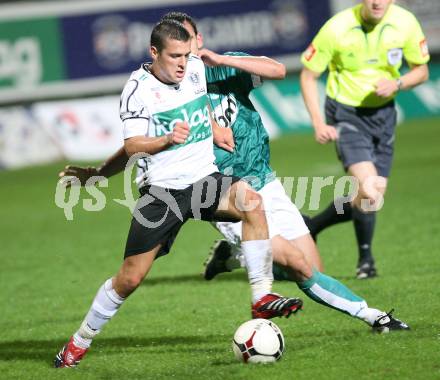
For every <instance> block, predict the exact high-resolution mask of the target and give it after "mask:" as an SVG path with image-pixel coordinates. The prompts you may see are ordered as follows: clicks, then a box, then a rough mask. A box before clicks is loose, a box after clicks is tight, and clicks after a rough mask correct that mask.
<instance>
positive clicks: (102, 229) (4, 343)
mask: <svg viewBox="0 0 440 380" xmlns="http://www.w3.org/2000/svg"><path fill="white" fill-rule="evenodd" d="M438 123H439V120H437V119H431V120H423V121H417V122H413V123H407V124H405V125H402V126H400V127H399V128H398V137H397V144H396V154H395V162H394V168H393V171H392V177H391V179H390V184H389V190H388V194H387V196H386V199H385V206H384V208H383V210H382V211H381V212H380V214H379V217H378V225H377V232H376V237H375V242H374V251H375V254H376V260H377V267H378V272H379V277H378V278H376V279H373V280H368V281H358V280H355V279H354V278H353V277H354V268H355V265H356V256H357V255H356V248H355V239H354V233H353V230H352V225H351V224H345V225H340V226H336V227H334V228H333V229H329V230H328V231H325V232H323V233H322V234H321V235H320V236H319V247H320V250H321V253H322V257H323V259H324V263H325V266H326V273H328V274H330V275H333V276H335V277H336V278H338V279H340V280H341V281H343V282H344V283H345V284H346V285H348V286H349V287H351V288H352V289H353V290H354V291H355V292H357V293H358V294H360V295H362V296H364V297H365V298H366V299H367V300H368V303H369V304H370V305H371V306H375V307H378V308H381V309H384V310H389V309H390V308H392V307H394V308H396V316H397V317H398V318H401V319H403V320H404V321H406V322H407V323H408V324H409V325H410V326H411V327H412V331H411V332H404V333H395V334H389V335H382V336H381V335H374V334H372V333H371V332H370V329H369V328H368V326H367V325H365V324H363V323H362V322H360V321H358V320H355V319H352V318H350V317H348V316H346V315H343V314H341V313H338V312H336V311H334V310H330V309H326V308H325V307H322V306H320V305H318V304H315V303H314V302H312V301H311V300H309V299H308V298H307V297H306V296H305V295H303V294H302V293H301V292H300V291H299V289H298V288H297V287H296V286H295V284H293V283H287V282H280V283H276V284H275V286H274V290H275V291H279V292H281V293H283V294H286V295H298V296H301V297H302V298H303V299H304V300H305V307H304V311H303V312H301V313H300V315H297V316H295V317H292V318H290V319H288V320H286V319H278V320H276V321H275V322H276V323H277V324H278V325H279V326H280V328H281V329H282V331H283V332H284V336H285V339H286V351H285V354H284V357H283V358H282V360H281V361H280V362H278V363H276V364H274V365H266V366H263V365H243V364H240V363H237V362H236V361H235V359H234V357H233V353H232V350H231V338H232V335H233V333H234V331H235V329H236V328H237V327H238V326H239V325H240V324H241V323H242V322H244V321H246V320H248V319H249V318H250V305H249V289H248V285H247V282H246V275H245V273H244V272H243V271H242V270H241V271H238V272H234V273H232V274H224V275H221V276H219V277H218V278H216V279H214V280H213V281H211V282H209V283H208V282H205V281H204V280H203V279H202V278H201V276H200V273H201V271H202V262H203V260H204V259H205V257H206V255H207V253H208V251H209V247H210V245H211V243H212V241H213V240H214V239H215V238H217V237H218V236H219V235H218V234H217V233H216V232H215V231H214V230H213V229H212V228H211V227H210V226H209V225H208V224H206V223H202V222H193V221H191V222H190V223H188V224H187V225H186V226H185V227H184V228H183V230H182V232H181V234H180V235H179V237H178V239H177V241H176V244H175V246H174V249H173V252H172V253H171V254H170V255H169V256H167V257H165V258H161V259H160V260H158V261H157V262H156V264H155V265H154V267H153V269H152V272H151V273H150V275H149V276H148V277H147V279H146V280H145V282H144V284H143V285H142V286H141V287H140V288H139V289H138V290H137V291H136V293H135V294H134V295H133V296H132V297H131V298H130V299H129V300H128V301H127V302H126V303H125V304H124V306H123V307H122V309H121V311H120V312H119V313H118V314H117V315H116V317H115V318H114V319H113V320H112V321H111V322H110V323H109V324H108V325H107V326H106V327H105V329H104V331H103V333H102V334H101V335H100V336H99V337H98V338H97V339H96V340H95V342H94V343H93V345H92V348H91V350H90V352H89V354H88V355H87V356H86V358H85V359H84V361H83V362H82V363H81V365H80V366H79V367H78V369H77V370H55V369H52V368H51V363H52V360H53V357H54V356H55V354H56V353H57V351H58V350H59V349H60V347H61V346H62V345H63V344H64V343H65V342H66V340H67V339H68V337H69V336H70V335H71V334H72V333H73V332H74V331H75V330H76V329H77V328H78V326H79V323H80V322H81V320H82V318H83V317H84V315H85V313H86V311H87V310H88V308H89V306H90V303H91V301H92V299H93V297H94V295H95V292H96V290H97V289H98V287H99V286H100V285H101V284H102V282H103V281H104V280H105V279H106V278H109V277H110V276H111V275H113V274H114V273H115V271H116V270H117V268H118V267H119V265H120V263H121V259H122V255H123V249H124V244H125V239H126V234H127V231H128V226H129V220H130V214H129V212H128V209H127V208H125V207H122V206H120V205H119V204H117V203H116V202H114V201H113V199H115V198H116V199H118V198H119V199H121V198H123V187H122V177H116V178H114V179H112V180H111V181H110V183H109V188H108V189H104V190H103V191H104V193H105V195H106V199H107V204H106V207H105V208H104V210H103V211H101V212H95V213H93V212H85V211H83V210H82V209H81V207H80V206H77V207H75V208H74V209H73V215H74V220H73V221H66V220H65V218H64V215H63V211H62V210H61V209H59V208H57V207H56V206H55V204H54V193H55V186H56V181H57V178H56V176H57V172H58V170H59V169H60V168H62V167H63V165H64V164H63V163H61V164H57V165H50V166H44V167H37V168H30V169H23V170H18V171H12V172H0V183H1V186H0V194H1V200H2V201H1V207H0V216H1V217H0V247H1V248H0V250H1V254H0V255H1V256H0V258H1V266H0V272H1V276H0V287H1V290H2V291H1V313H0V327H1V328H0V378H3V379H58V378H60V379H61V378H63V379H64V378H67V379H120V378H126V379H155V380H156V379H170V378H175V379H211V380H214V379H222V380H224V379H252V380H254V379H283V380H284V379H439V378H440V364H439V363H440V362H439V357H440V356H439V355H440V338H439V331H440V319H439V315H440V287H439V285H438V280H439V269H440V254H439V253H440V252H439V246H440V238H439V236H440V223H439V216H440V208H439V197H438V194H439V192H438V187H439V185H440V169H439V168H440V150H439V148H438V142H439V131H438ZM272 163H273V167H274V168H275V169H276V170H277V174H278V175H279V176H281V177H285V176H295V177H298V176H324V177H326V176H332V175H339V176H340V175H343V173H342V171H341V169H340V167H339V164H338V163H337V161H336V158H335V154H334V148H333V147H332V146H319V145H318V144H316V143H314V142H313V139H312V137H311V135H299V136H298V135H295V136H289V137H283V138H282V139H280V140H277V141H274V142H273V143H272ZM294 189H295V183H294ZM332 194H333V193H332V189H331V188H326V189H324V191H323V196H322V198H321V203H320V205H319V206H320V208H321V209H322V208H323V207H325V206H326V205H327V203H328V201H329V200H330V199H331V197H332ZM84 198H90V196H89V195H88V194H87V193H85V192H84V191H82V195H81V200H82V199H84ZM302 211H303V212H306V213H313V212H315V211H313V210H312V211H310V210H308V207H307V203H306V206H305V207H303V209H302Z"/></svg>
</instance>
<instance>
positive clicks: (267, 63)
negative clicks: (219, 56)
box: [223, 55, 286, 79]
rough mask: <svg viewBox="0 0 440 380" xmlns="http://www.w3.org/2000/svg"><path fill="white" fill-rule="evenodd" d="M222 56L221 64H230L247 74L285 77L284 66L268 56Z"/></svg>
mask: <svg viewBox="0 0 440 380" xmlns="http://www.w3.org/2000/svg"><path fill="white" fill-rule="evenodd" d="M223 57H224V60H223V66H231V67H234V68H236V69H239V70H242V71H246V72H248V73H249V74H254V75H259V76H260V77H262V78H263V79H284V78H285V77H286V66H284V65H283V64H282V63H280V62H278V61H275V60H274V59H271V58H269V57H264V56H261V57H250V56H232V55H224V56H223Z"/></svg>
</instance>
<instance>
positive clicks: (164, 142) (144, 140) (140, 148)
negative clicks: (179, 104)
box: [124, 121, 189, 156]
mask: <svg viewBox="0 0 440 380" xmlns="http://www.w3.org/2000/svg"><path fill="white" fill-rule="evenodd" d="M188 136H189V125H188V123H187V122H184V121H181V122H177V123H176V124H175V126H174V129H173V130H172V131H171V132H170V133H168V134H166V135H164V136H160V137H147V136H134V137H130V138H129V139H126V140H125V141H124V149H125V152H126V153H127V155H128V156H132V155H133V154H136V153H147V154H156V153H159V152H162V151H164V150H166V149H168V148H169V147H170V146H172V145H177V144H184V143H185V142H186V139H187V138H188Z"/></svg>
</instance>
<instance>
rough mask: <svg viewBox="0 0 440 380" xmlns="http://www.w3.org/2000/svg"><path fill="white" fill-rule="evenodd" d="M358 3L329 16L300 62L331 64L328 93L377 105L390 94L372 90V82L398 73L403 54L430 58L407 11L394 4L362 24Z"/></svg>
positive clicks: (413, 59) (315, 66) (317, 67)
mask: <svg viewBox="0 0 440 380" xmlns="http://www.w3.org/2000/svg"><path fill="white" fill-rule="evenodd" d="M361 7H362V4H359V5H357V6H355V7H352V8H349V9H346V10H345V11H342V12H340V13H338V14H336V15H335V16H333V17H332V18H331V19H330V20H328V21H327V22H326V23H325V24H324V26H323V27H322V28H321V30H320V31H319V32H318V34H317V35H316V36H315V38H314V39H313V41H312V44H311V45H310V46H309V47H308V48H307V50H306V51H305V52H304V53H303V54H302V57H301V62H302V63H303V65H304V66H305V67H306V68H308V69H310V70H312V71H314V72H317V73H321V72H323V71H325V70H326V68H327V67H328V68H329V77H328V80H327V95H328V96H329V97H330V98H332V99H335V100H336V101H337V102H339V103H343V104H347V105H350V106H353V107H379V106H381V105H383V104H385V103H387V102H389V101H390V100H391V98H388V99H384V98H381V97H378V96H376V95H375V92H374V91H375V87H374V85H375V84H376V82H377V81H378V80H379V79H381V78H386V79H393V78H395V79H397V78H399V76H400V73H399V69H400V67H401V65H402V58H403V57H404V58H405V60H406V61H407V62H408V63H409V64H416V65H420V64H424V63H426V62H428V61H429V52H428V46H427V43H426V39H425V36H424V35H423V32H422V29H421V27H420V24H419V22H418V21H417V19H416V18H415V17H414V15H413V14H412V13H411V12H409V11H407V10H405V9H403V8H401V7H399V6H397V5H394V4H392V5H391V6H390V8H389V9H388V11H387V13H386V15H385V16H384V18H383V19H382V21H381V22H380V23H379V24H377V25H376V26H375V27H374V28H373V29H366V27H365V26H363V24H362V18H361V13H360V12H361Z"/></svg>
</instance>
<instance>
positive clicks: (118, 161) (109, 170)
mask: <svg viewBox="0 0 440 380" xmlns="http://www.w3.org/2000/svg"><path fill="white" fill-rule="evenodd" d="M127 162H128V156H127V153H126V152H125V149H124V147H121V148H119V149H118V151H117V152H116V153H115V154H113V155H112V156H110V157H109V158H108V159H107V160H105V161H104V162H103V163H102V164H101V165H100V166H99V167H98V168H97V172H98V175H101V176H104V177H106V178H110V177H112V176H114V175H116V174H118V173H120V172H122V171H123V170H124V169H125V166H126V165H127Z"/></svg>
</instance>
